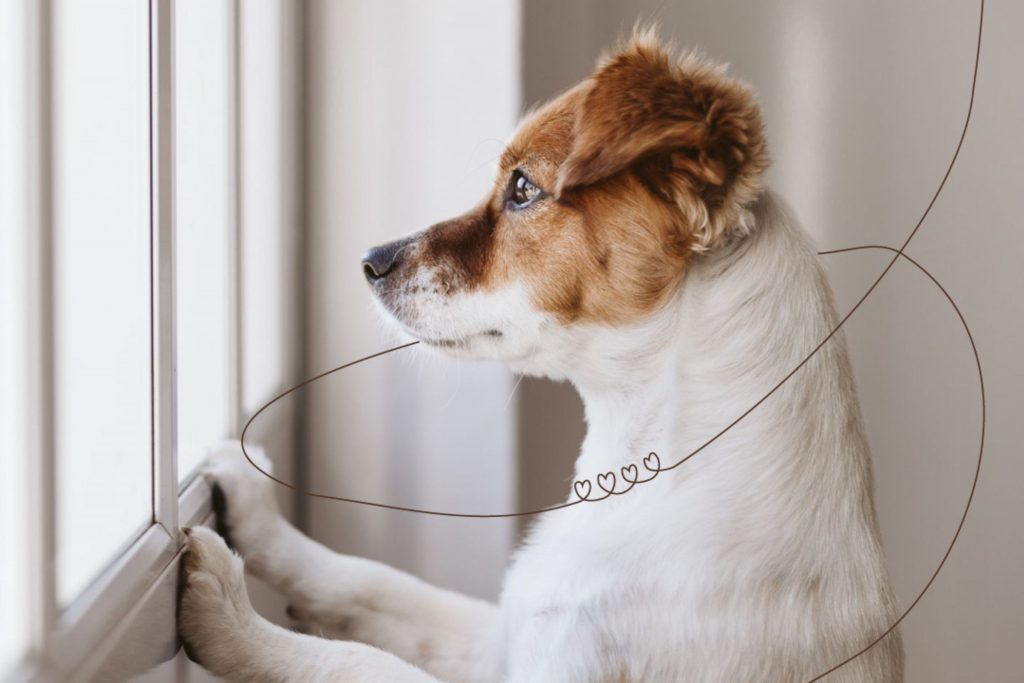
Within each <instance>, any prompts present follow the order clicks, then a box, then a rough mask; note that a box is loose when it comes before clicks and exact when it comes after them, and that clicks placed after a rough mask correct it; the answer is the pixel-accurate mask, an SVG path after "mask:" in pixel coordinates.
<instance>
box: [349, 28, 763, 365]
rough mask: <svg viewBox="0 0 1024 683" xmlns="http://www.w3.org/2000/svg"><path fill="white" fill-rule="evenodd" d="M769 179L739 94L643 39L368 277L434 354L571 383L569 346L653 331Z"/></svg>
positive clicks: (530, 125)
mask: <svg viewBox="0 0 1024 683" xmlns="http://www.w3.org/2000/svg"><path fill="white" fill-rule="evenodd" d="M766 166H767V153H766V150H765V144H764V141H763V137H762V124H761V118H760V113H759V110H758V108H757V106H756V104H755V103H754V101H753V98H752V96H751V93H750V91H749V90H748V89H747V88H746V87H745V86H744V85H742V84H741V83H739V82H737V81H735V80H732V79H730V78H728V77H726V76H725V74H724V70H723V69H721V68H719V67H717V66H714V65H712V64H709V63H708V62H706V61H703V60H702V59H699V58H697V57H694V56H687V57H684V58H682V59H679V60H676V59H673V58H672V57H671V55H670V54H669V52H668V51H667V50H666V49H665V48H663V47H662V46H661V45H659V44H658V43H657V41H656V40H654V39H653V38H651V37H649V36H639V37H634V38H633V40H632V41H631V42H630V43H629V44H628V45H627V46H625V47H624V48H622V49H621V50H620V51H618V52H617V53H615V54H613V55H612V56H610V57H609V58H606V59H605V60H604V61H603V63H602V64H600V65H599V66H598V68H597V69H596V71H595V72H594V73H593V74H592V75H591V77H590V78H588V79H587V80H585V81H583V82H582V83H580V84H579V85H577V86H576V87H574V88H573V89H571V90H569V91H567V92H566V93H564V94H563V95H561V96H560V97H558V98H557V99H555V100H553V101H552V102H550V103H548V104H547V105H546V106H544V107H542V108H541V109H539V110H537V111H536V112H534V113H533V114H531V115H529V116H527V117H526V118H525V119H524V121H523V122H522V123H521V124H520V126H519V129H518V130H517V132H516V133H515V135H514V138H513V140H512V142H511V144H509V146H508V147H507V148H506V150H505V152H504V154H503V155H502V157H501V162H500V166H499V170H498V175H497V178H496V179H495V182H494V188H493V190H492V191H491V192H490V194H489V195H488V196H487V197H486V198H485V199H484V200H483V201H482V202H481V203H480V204H479V205H477V206H476V207H475V208H473V209H471V210H470V211H468V212H467V213H465V214H463V215H462V216H459V217H458V218H454V219H452V220H449V221H445V222H443V223H439V224H437V225H434V226H432V227H431V228H429V229H427V230H424V231H422V232H420V233H418V234H415V235H413V236H410V237H407V238H405V239H401V240H398V241H396V242H392V243H390V244H385V245H382V246H379V247H375V248H373V249H371V250H370V251H369V252H367V254H366V256H365V257H364V259H363V268H364V270H365V273H366V278H367V280H368V281H369V282H370V286H371V287H372V289H373V292H374V294H375V295H376V298H377V300H378V301H379V303H380V304H381V305H382V307H383V309H384V310H385V311H386V313H387V314H388V316H389V317H391V318H393V319H394V320H395V321H396V322H397V323H398V324H399V325H400V326H401V327H402V328H403V329H404V330H405V331H406V332H408V333H409V334H411V335H412V336H413V337H415V338H417V339H420V340H421V341H423V342H424V343H426V344H429V345H432V346H435V347H439V348H441V349H447V350H452V351H457V352H458V353H459V354H460V355H466V356H472V357H483V358H496V359H501V360H505V361H508V362H510V363H512V364H513V365H514V366H515V367H516V368H517V369H520V370H522V371H526V372H531V371H532V372H539V373H547V374H561V373H559V372H558V370H557V368H558V367H559V366H560V363H559V359H558V358H555V357H553V356H552V354H555V355H557V354H558V353H560V352H561V353H566V354H573V353H574V350H573V349H572V348H565V347H566V346H568V345H567V344H564V343H560V342H564V341H566V340H567V339H572V340H573V341H574V344H575V343H579V340H580V335H581V334H583V335H585V331H586V330H588V329H591V330H598V329H600V330H602V331H603V332H604V333H607V331H608V330H609V329H611V330H615V329H625V328H630V327H633V326H636V325H637V324H642V322H643V321H644V320H645V319H646V318H648V317H650V316H651V315H652V314H653V313H654V312H655V311H657V310H658V309H659V308H660V307H661V306H662V305H663V304H664V303H665V302H666V301H667V300H669V299H670V298H671V296H672V294H673V292H675V291H677V290H678V288H679V287H680V286H681V283H682V281H683V277H684V274H685V273H686V271H687V267H688V265H689V264H690V262H691V260H692V259H694V258H699V257H700V254H702V253H703V252H707V251H710V250H714V249H716V248H717V247H719V246H720V245H721V244H723V243H724V242H726V241H728V240H729V239H730V236H731V235H733V234H735V233H736V232H737V231H741V230H744V229H745V226H746V224H747V222H748V220H749V216H748V213H747V210H746V207H747V206H748V205H749V204H750V203H751V202H752V201H753V199H754V198H755V197H756V195H757V194H758V193H759V191H760V175H761V173H762V171H763V170H764V169H765V167H766ZM570 334H571V335H572V336H571V337H569V336H567V335H570ZM558 349H561V351H560V352H559V351H558ZM561 366H563V367H564V363H563V364H561Z"/></svg>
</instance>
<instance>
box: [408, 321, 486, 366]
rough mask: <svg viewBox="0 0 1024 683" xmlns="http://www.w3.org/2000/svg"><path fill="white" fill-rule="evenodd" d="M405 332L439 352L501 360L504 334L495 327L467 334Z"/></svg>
mask: <svg viewBox="0 0 1024 683" xmlns="http://www.w3.org/2000/svg"><path fill="white" fill-rule="evenodd" d="M405 332H406V334H408V335H409V336H411V337H413V338H414V339H417V340H419V342H420V343H422V344H423V345H424V346H427V347H429V348H431V349H435V350H437V351H440V352H441V353H443V354H445V355H449V356H453V357H459V358H478V359H486V360H501V359H502V347H503V346H504V341H505V335H504V333H503V332H502V331H501V330H499V329H496V328H487V329H484V330H481V331H479V332H472V333H468V334H458V335H453V334H448V335H442V334H434V333H431V332H430V331H423V332H420V331H415V330H411V329H408V328H406V330H405Z"/></svg>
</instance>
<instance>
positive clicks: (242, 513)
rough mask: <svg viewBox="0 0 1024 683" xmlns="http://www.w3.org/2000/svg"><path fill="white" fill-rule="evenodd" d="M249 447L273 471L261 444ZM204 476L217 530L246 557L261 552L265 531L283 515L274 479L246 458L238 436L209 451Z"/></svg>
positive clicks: (255, 459) (260, 463) (264, 467)
mask: <svg viewBox="0 0 1024 683" xmlns="http://www.w3.org/2000/svg"><path fill="white" fill-rule="evenodd" d="M246 451H247V452H248V454H249V457H250V458H251V459H252V462H253V463H254V464H255V465H256V466H257V467H259V468H260V469H261V470H263V471H264V472H267V473H268V474H269V473H270V472H272V468H271V464H270V460H268V459H267V456H266V454H265V453H264V452H263V449H262V448H260V447H259V446H254V445H253V446H250V445H247V446H246ZM203 477H204V478H205V479H206V481H207V482H209V484H210V486H211V488H212V489H213V510H214V513H215V515H216V521H215V525H216V529H217V532H218V533H219V534H220V535H221V536H223V537H224V539H225V540H226V541H227V542H228V544H229V545H231V546H232V547H234V548H235V549H237V550H238V551H239V552H240V553H242V556H243V557H245V558H246V559H249V558H250V557H252V556H258V555H259V554H260V552H261V550H262V549H263V545H264V540H265V539H266V535H267V534H268V533H269V532H270V531H271V530H272V529H273V526H274V524H275V523H276V522H277V521H278V520H279V519H280V512H279V511H278V508H277V500H276V499H275V498H274V482H273V481H271V480H270V479H269V478H268V477H267V476H266V475H264V474H262V473H261V472H259V471H258V470H257V469H256V468H255V467H253V465H252V464H250V463H249V461H248V460H246V458H245V454H243V452H242V447H241V445H240V444H239V442H238V441H237V440H230V441H225V442H223V443H222V444H221V445H219V446H217V447H216V448H214V449H213V450H212V451H211V452H210V455H209V457H208V458H207V461H206V465H205V467H204V468H203Z"/></svg>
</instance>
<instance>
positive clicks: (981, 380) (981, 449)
mask: <svg viewBox="0 0 1024 683" xmlns="http://www.w3.org/2000/svg"><path fill="white" fill-rule="evenodd" d="M863 249H885V250H887V251H892V252H895V253H896V254H898V256H899V257H902V258H904V259H906V260H907V261H909V262H910V263H912V264H913V265H914V266H916V267H917V269H918V270H920V271H921V272H922V273H924V274H925V275H927V276H928V279H929V280H931V281H932V284H934V285H935V286H936V287H938V288H939V291H941V292H942V295H943V296H944V297H946V301H948V302H949V305H950V306H952V307H953V310H954V311H956V316H957V317H958V318H959V319H960V325H961V327H963V328H964V332H965V333H966V334H967V341H968V342H970V344H971V353H973V354H974V365H975V367H976V368H977V370H978V388H979V390H980V394H981V429H980V432H981V433H980V435H979V437H978V462H977V464H976V465H975V467H974V479H973V480H972V481H971V492H970V493H969V494H968V495H967V503H966V504H965V505H964V511H963V513H962V514H961V515H960V522H959V523H958V524H957V526H956V532H955V533H954V534H953V538H952V540H950V542H949V545H948V546H947V547H946V552H945V553H943V555H942V559H941V560H939V564H938V566H937V567H935V571H933V572H932V575H931V577H930V578H929V579H928V581H927V583H925V585H924V588H922V589H921V592H920V593H918V594H917V597H916V598H914V600H913V602H911V603H910V606H908V607H907V608H906V609H905V610H903V613H902V614H900V616H899V618H898V619H896V621H894V622H893V623H892V625H891V626H890V627H889V628H887V629H886V630H885V632H884V633H882V635H880V636H878V637H877V638H875V639H874V640H873V641H871V642H870V643H868V644H867V645H865V646H864V647H863V648H862V649H860V650H858V651H857V652H856V653H854V654H852V655H850V656H849V657H848V658H846V659H844V660H843V661H842V662H840V663H839V664H836V665H835V666H833V667H832V668H831V669H828V670H827V671H824V672H822V673H820V674H818V675H817V676H815V677H814V678H812V679H810V680H809V681H807V683H814V681H818V680H820V679H822V678H824V677H825V676H827V675H828V674H830V673H832V672H833V671H835V670H836V669H838V668H839V667H841V666H843V665H844V664H848V663H849V662H851V661H853V660H854V659H856V658H857V657H859V656H860V655H862V654H864V653H865V652H867V651H868V650H870V649H871V648H872V647H874V646H875V645H876V644H878V643H880V642H881V641H882V640H883V639H884V638H885V637H886V636H887V635H889V634H890V633H892V632H893V631H894V630H896V627H897V626H899V625H900V623H901V622H902V621H903V620H904V619H905V618H906V617H907V615H908V614H910V612H911V610H913V609H914V607H916V606H917V603H919V602H920V601H921V598H923V597H924V594H925V593H927V592H928V589H929V588H931V586H932V583H934V582H935V579H936V578H937V577H938V575H939V572H941V571H942V568H943V566H945V564H946V560H947V559H949V556H950V554H951V553H952V552H953V546H955V545H956V542H957V539H959V538H960V532H961V531H963V528H964V523H965V522H966V521H967V514H968V513H969V512H970V511H971V503H972V502H973V501H974V493H975V491H976V490H977V488H978V478H979V477H980V476H981V462H982V459H983V457H984V454H985V418H986V406H985V373H984V372H982V370H981V357H980V356H979V355H978V346H977V344H975V342H974V335H973V334H971V328H970V326H969V325H968V324H967V320H966V319H965V318H964V314H963V313H962V312H961V311H960V307H959V306H957V304H956V301H954V300H953V297H952V296H951V295H950V293H949V292H948V291H947V290H946V288H945V287H943V286H942V283H941V282H939V281H938V280H937V279H936V278H935V276H934V275H932V274H931V273H930V272H928V270H927V269H926V268H925V267H924V266H922V265H921V264H920V263H918V262H917V261H915V260H914V259H912V258H911V257H910V256H907V255H906V254H904V253H902V252H900V251H898V250H896V249H894V248H892V247H888V246H884V245H880V244H868V245H864V246H860V247H845V248H843V249H830V250H828V251H823V252H820V253H821V254H822V255H829V254H843V253H847V252H851V251H861V250H863Z"/></svg>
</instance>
